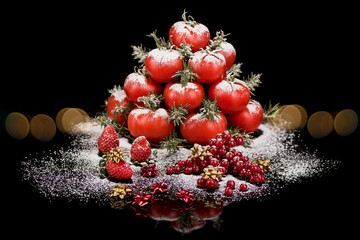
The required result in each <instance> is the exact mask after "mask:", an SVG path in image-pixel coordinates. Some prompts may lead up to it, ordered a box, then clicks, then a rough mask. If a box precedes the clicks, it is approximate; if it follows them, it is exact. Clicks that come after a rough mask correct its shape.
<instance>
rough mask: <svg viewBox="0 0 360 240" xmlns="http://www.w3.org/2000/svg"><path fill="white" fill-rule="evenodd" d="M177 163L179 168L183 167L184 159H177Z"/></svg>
mask: <svg viewBox="0 0 360 240" xmlns="http://www.w3.org/2000/svg"><path fill="white" fill-rule="evenodd" d="M177 164H178V165H179V167H180V168H181V169H182V168H184V167H185V161H184V160H179V161H178V162H177Z"/></svg>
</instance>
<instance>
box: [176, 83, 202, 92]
mask: <svg viewBox="0 0 360 240" xmlns="http://www.w3.org/2000/svg"><path fill="white" fill-rule="evenodd" d="M169 89H170V90H173V91H175V92H178V93H185V92H186V90H188V89H192V90H195V92H198V91H199V86H198V85H196V84H195V83H192V82H188V83H187V84H186V86H183V85H182V84H181V83H174V84H173V85H171V87H169Z"/></svg>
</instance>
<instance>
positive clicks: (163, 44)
mask: <svg viewBox="0 0 360 240" xmlns="http://www.w3.org/2000/svg"><path fill="white" fill-rule="evenodd" d="M156 32H157V29H155V31H153V32H152V33H150V34H149V35H146V36H147V37H151V38H153V39H154V41H155V44H156V47H157V48H158V49H159V50H169V49H171V48H172V43H171V42H170V41H166V40H165V38H164V37H160V38H159V37H158V36H156ZM144 61H145V60H144Z"/></svg>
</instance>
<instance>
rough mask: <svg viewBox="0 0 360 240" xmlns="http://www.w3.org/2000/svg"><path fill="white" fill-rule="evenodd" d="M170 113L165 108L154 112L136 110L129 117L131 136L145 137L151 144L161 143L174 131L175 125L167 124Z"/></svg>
mask: <svg viewBox="0 0 360 240" xmlns="http://www.w3.org/2000/svg"><path fill="white" fill-rule="evenodd" d="M168 119H169V113H168V111H167V110H166V109H164V108H159V109H157V110H156V111H152V110H150V109H148V108H135V109H134V110H132V111H131V112H130V114H129V117H128V128H129V131H130V134H131V135H132V136H133V137H135V138H137V137H139V136H145V137H146V138H147V140H148V141H149V142H160V141H162V140H164V138H165V137H167V136H169V135H170V134H171V133H172V131H173V130H174V128H175V127H174V123H173V122H167V120H168Z"/></svg>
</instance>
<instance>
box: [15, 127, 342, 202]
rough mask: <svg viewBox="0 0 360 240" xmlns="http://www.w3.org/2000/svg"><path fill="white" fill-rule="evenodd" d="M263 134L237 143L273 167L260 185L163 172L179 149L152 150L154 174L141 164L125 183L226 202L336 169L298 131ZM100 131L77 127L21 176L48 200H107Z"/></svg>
mask: <svg viewBox="0 0 360 240" xmlns="http://www.w3.org/2000/svg"><path fill="white" fill-rule="evenodd" d="M259 129H260V131H261V132H262V133H261V134H260V136H259V137H257V138H256V139H254V141H253V143H252V147H251V148H244V147H243V146H240V147H237V149H239V150H240V151H241V152H242V153H243V155H246V156H248V157H249V158H250V161H252V160H256V159H270V160H271V167H272V170H271V171H270V172H268V173H267V175H266V179H267V181H266V183H265V184H262V185H261V186H258V185H255V184H251V183H249V182H248V181H245V180H242V179H240V178H238V177H234V176H232V175H230V174H227V175H225V176H223V178H222V180H221V181H220V184H219V188H218V189H216V190H215V191H208V190H205V189H200V188H198V187H197V186H196V185H197V183H196V181H197V179H198V178H199V176H198V175H186V174H183V173H182V174H178V175H176V174H174V175H167V174H166V171H165V169H166V168H167V167H168V166H170V165H174V164H175V163H176V162H177V161H178V160H181V159H182V160H185V159H186V158H187V157H188V156H189V155H190V154H191V151H190V150H189V149H186V148H181V149H180V151H178V152H176V153H168V152H167V151H166V150H164V149H157V151H158V157H157V159H156V165H157V167H158V169H159V171H158V176H157V177H156V178H145V177H142V176H141V175H140V171H141V169H140V167H139V166H135V165H131V167H132V169H133V172H134V174H133V177H132V179H131V182H128V183H127V185H128V186H129V187H131V188H132V189H133V191H134V193H135V194H138V193H140V194H141V193H149V189H150V187H151V185H152V184H153V183H154V182H162V181H165V182H166V183H167V184H168V187H169V189H170V190H171V191H172V192H176V191H179V190H181V189H185V190H189V191H191V192H193V193H194V194H196V195H199V196H200V197H203V198H212V199H221V200H223V201H224V203H225V204H227V203H230V202H231V201H234V200H241V199H248V198H254V197H262V196H266V195H268V194H271V193H274V192H277V191H278V190H279V189H281V188H283V187H284V186H286V185H289V184H292V183H297V182H301V181H302V180H303V179H304V178H312V177H315V176H321V175H322V174H324V173H326V172H329V171H330V170H331V169H334V168H336V167H337V165H338V162H337V161H335V160H328V159H323V158H321V157H319V156H317V155H316V154H315V153H311V152H310V151H308V150H307V149H304V146H299V145H298V144H297V143H296V142H297V138H298V134H297V133H295V132H292V133H289V132H284V131H281V130H279V129H276V128H273V127H270V126H268V125H261V126H260V128H259ZM101 131H102V129H101V128H100V127H99V126H96V125H94V124H93V123H92V122H87V123H82V124H79V125H78V126H77V134H76V135H73V136H69V142H68V143H66V146H65V147H62V148H59V149H53V150H49V151H47V152H40V153H35V154H31V155H29V156H28V157H27V158H26V159H25V160H24V161H23V162H22V169H21V171H22V174H23V179H24V180H25V181H28V182H29V183H30V184H31V185H33V186H34V188H35V189H37V190H38V191H39V192H40V193H41V194H43V195H44V196H46V197H48V198H50V199H51V198H66V199H68V200H69V201H72V200H78V201H81V202H88V201H96V202H99V203H100V202H103V203H105V202H107V201H108V196H109V194H110V192H111V187H112V186H115V185H116V184H117V183H116V182H112V181H109V180H108V179H100V177H99V168H98V164H99V161H100V159H101V157H99V156H98V149H97V139H98V137H99V136H100V134H101ZM120 147H122V148H124V149H125V153H126V154H128V155H129V152H130V147H131V143H130V142H129V140H128V139H126V138H121V139H120ZM227 180H234V181H235V184H236V188H235V191H234V193H233V196H232V197H230V198H229V197H226V196H225V195H224V189H225V186H226V182H227ZM241 183H246V184H247V185H248V191H246V192H241V191H240V190H239V186H240V184H241Z"/></svg>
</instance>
